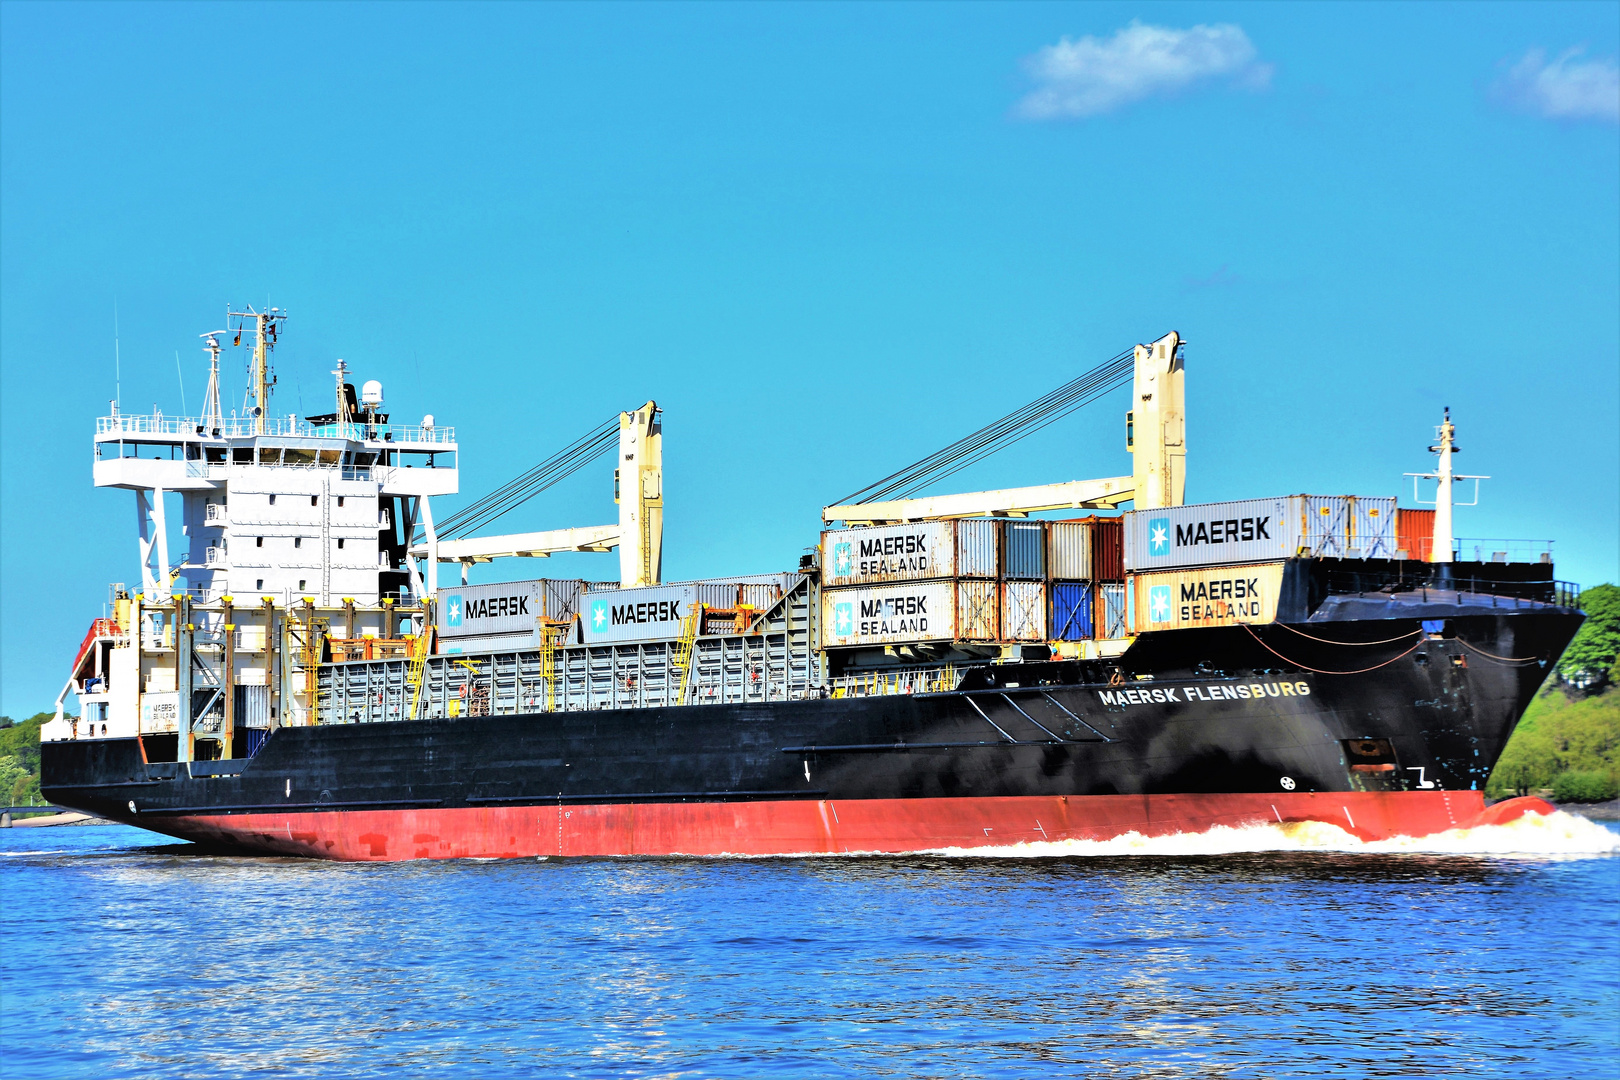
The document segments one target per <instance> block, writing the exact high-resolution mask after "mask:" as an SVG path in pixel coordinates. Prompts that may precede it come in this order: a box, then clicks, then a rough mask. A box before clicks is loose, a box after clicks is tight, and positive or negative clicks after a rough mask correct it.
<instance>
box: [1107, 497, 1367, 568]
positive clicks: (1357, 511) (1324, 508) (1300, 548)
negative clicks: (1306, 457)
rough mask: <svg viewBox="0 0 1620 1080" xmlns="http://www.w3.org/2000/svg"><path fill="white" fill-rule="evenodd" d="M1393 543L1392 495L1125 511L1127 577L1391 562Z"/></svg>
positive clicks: (1293, 498)
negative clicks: (1304, 561) (1301, 561)
mask: <svg viewBox="0 0 1620 1080" xmlns="http://www.w3.org/2000/svg"><path fill="white" fill-rule="evenodd" d="M1395 546H1396V544H1395V500H1394V499H1393V498H1379V497H1373V496H1357V495H1285V496H1282V497H1280V498H1275V499H1243V500H1240V501H1236V502H1223V503H1201V504H1198V505H1195V506H1173V507H1167V508H1164V509H1160V510H1131V511H1128V512H1127V513H1126V514H1125V568H1126V569H1127V570H1130V571H1132V572H1142V571H1151V570H1163V569H1170V568H1174V567H1182V566H1216V565H1221V564H1226V563H1254V562H1271V561H1275V560H1277V559H1292V558H1295V557H1297V556H1310V557H1317V558H1340V559H1389V558H1394V555H1395Z"/></svg>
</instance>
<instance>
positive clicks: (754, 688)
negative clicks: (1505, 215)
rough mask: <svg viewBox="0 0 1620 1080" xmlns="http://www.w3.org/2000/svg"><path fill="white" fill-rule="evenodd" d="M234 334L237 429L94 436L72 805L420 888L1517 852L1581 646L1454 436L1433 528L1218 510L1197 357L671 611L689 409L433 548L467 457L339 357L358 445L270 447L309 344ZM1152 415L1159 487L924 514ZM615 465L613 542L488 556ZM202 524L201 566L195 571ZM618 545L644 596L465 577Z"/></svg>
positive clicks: (1135, 356)
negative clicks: (1256, 827)
mask: <svg viewBox="0 0 1620 1080" xmlns="http://www.w3.org/2000/svg"><path fill="white" fill-rule="evenodd" d="M231 318H232V319H234V320H236V323H235V327H234V329H228V330H226V331H221V332H216V333H214V334H209V335H204V340H205V343H206V347H207V349H208V352H209V358H210V372H211V375H210V384H209V386H210V388H209V394H208V398H207V401H208V405H207V406H206V407H205V410H204V415H203V416H202V417H198V418H187V419H184V420H171V419H167V418H164V417H161V416H158V415H154V416H151V417H130V416H124V415H118V414H117V413H116V411H115V415H113V416H112V417H108V418H104V419H103V420H102V421H101V422H100V424H99V426H98V434H97V443H96V445H97V462H96V483H97V484H98V486H112V487H123V488H128V489H131V490H134V491H135V492H136V500H137V508H138V510H139V512H140V517H141V525H142V529H141V535H140V554H141V557H142V566H143V582H142V586H141V588H140V589H138V590H125V589H122V588H117V589H116V590H115V597H114V604H113V608H112V611H111V613H110V615H109V617H107V618H103V619H99V620H97V621H96V622H95V624H94V625H93V626H92V627H91V630H90V633H89V635H88V636H87V637H86V639H85V642H84V644H83V646H82V647H81V649H80V651H79V654H78V657H77V659H76V661H75V664H74V668H73V674H72V677H71V679H70V680H69V683H68V685H67V686H66V687H64V690H63V695H62V699H60V700H59V702H58V719H57V720H55V721H53V722H52V723H50V724H48V725H46V729H45V731H44V733H43V735H42V738H43V739H44V743H45V746H44V750H43V751H42V753H43V760H44V781H43V785H44V790H45V792H46V794H47V797H49V798H51V799H52V800H53V801H56V802H59V803H62V804H64V805H70V806H75V807H78V808H82V809H87V810H91V811H93V812H95V813H99V814H104V815H108V816H113V817H117V818H121V819H123V820H129V821H133V822H138V823H140V824H142V825H144V826H147V827H149V828H154V829H157V830H159V831H163V832H169V833H172V834H174V835H177V836H185V837H190V838H193V839H209V840H213V841H217V842H221V843H224V844H227V845H230V846H232V847H235V848H239V849H244V850H260V851H276V852H284V853H294V854H307V855H315V856H320V857H329V858H415V857H453V856H465V855H479V856H483V855H521V854H634V853H646V854H668V853H691V854H712V853H721V852H734V853H777V854H780V853H794V852H814V851H842V850H870V851H915V850H929V849H933V848H938V847H947V846H950V847H956V846H984V845H987V844H991V845H993V844H1001V843H1015V842H1021V841H1026V840H1028V841H1045V840H1052V839H1062V838H1065V837H1084V838H1098V837H1103V836H1110V835H1118V834H1119V833H1120V832H1123V831H1132V830H1134V831H1144V832H1165V831H1176V830H1184V831H1185V830H1197V829H1201V828H1207V827H1209V826H1210V825H1212V824H1217V823H1218V824H1243V823H1246V822H1251V821H1254V820H1270V819H1272V818H1274V819H1276V820H1278V821H1286V820H1324V821H1332V822H1333V823H1335V824H1336V825H1339V826H1340V827H1344V828H1347V829H1348V830H1350V831H1352V832H1354V833H1357V834H1358V835H1364V836H1368V837H1372V836H1387V835H1395V834H1399V833H1407V834H1418V833H1423V832H1431V831H1435V830H1437V829H1443V828H1447V827H1452V826H1456V825H1459V824H1463V823H1465V822H1467V821H1471V820H1475V819H1476V818H1478V817H1479V815H1480V814H1481V813H1483V812H1484V809H1485V808H1484V804H1483V798H1482V795H1481V794H1480V792H1481V789H1482V788H1483V784H1484V780H1485V778H1486V776H1487V775H1488V774H1489V771H1490V768H1491V766H1492V764H1494V762H1495V759H1496V757H1497V755H1498V754H1499V753H1500V751H1501V748H1502V746H1503V744H1504V743H1505V742H1506V739H1507V736H1508V735H1509V733H1511V731H1512V728H1513V725H1514V723H1515V722H1516V721H1517V719H1518V717H1519V715H1520V714H1521V713H1522V711H1523V709H1524V707H1525V706H1526V705H1527V704H1528V702H1529V700H1530V696H1531V695H1532V694H1533V693H1534V691H1535V689H1536V688H1537V686H1539V684H1540V682H1541V679H1542V678H1543V676H1544V674H1545V671H1546V669H1547V668H1548V666H1549V665H1550V664H1552V663H1553V662H1554V661H1556V659H1557V656H1558V655H1559V654H1560V653H1561V652H1562V650H1563V648H1564V646H1565V645H1566V644H1567V643H1568V641H1569V638H1570V637H1571V636H1572V635H1573V633H1574V630H1575V628H1576V627H1577V626H1578V625H1579V623H1580V619H1581V616H1580V614H1579V612H1577V611H1575V610H1574V609H1573V606H1572V605H1573V599H1572V590H1571V588H1570V587H1568V586H1565V585H1563V584H1561V583H1559V582H1556V581H1555V580H1554V579H1553V566H1552V562H1551V555H1550V546H1548V547H1546V548H1544V549H1542V550H1540V551H1535V552H1531V553H1529V555H1528V557H1526V555H1525V553H1524V551H1523V550H1522V548H1509V547H1508V546H1506V545H1504V546H1503V549H1502V550H1496V545H1491V546H1490V547H1489V548H1486V549H1484V550H1482V551H1480V552H1478V553H1477V554H1476V556H1475V558H1474V559H1472V560H1465V559H1463V558H1462V557H1461V555H1462V551H1461V549H1460V546H1459V542H1458V541H1456V540H1455V538H1454V537H1453V536H1452V525H1451V514H1450V507H1451V488H1452V482H1453V481H1454V480H1457V479H1470V478H1465V477H1458V476H1457V475H1455V474H1454V473H1453V471H1452V467H1451V454H1452V453H1453V452H1454V449H1455V442H1454V428H1453V427H1452V424H1451V420H1450V415H1449V412H1448V413H1447V416H1446V418H1445V421H1444V423H1443V424H1442V425H1441V427H1440V428H1439V429H1438V430H1437V440H1436V443H1435V444H1434V446H1432V447H1431V449H1432V450H1433V451H1434V452H1436V453H1437V454H1438V455H1439V465H1438V468H1437V470H1436V471H1435V472H1433V473H1427V474H1420V476H1421V477H1426V478H1428V479H1433V480H1437V481H1438V482H1439V494H1438V496H1437V498H1438V500H1439V505H1438V506H1437V508H1436V509H1435V510H1422V509H1406V508H1400V507H1398V506H1397V505H1396V500H1395V499H1394V498H1391V497H1375V496H1348V495H1340V496H1331V495H1325V496H1313V495H1287V496H1279V497H1272V498H1260V499H1248V500H1239V501H1236V502H1226V503H1205V504H1192V505H1189V504H1186V503H1185V486H1186V479H1187V475H1186V461H1187V437H1186V400H1185V390H1184V380H1185V351H1184V350H1185V346H1184V343H1183V342H1182V341H1181V339H1180V337H1179V335H1177V334H1173V333H1172V334H1168V335H1165V336H1164V337H1162V338H1159V339H1157V340H1155V341H1153V342H1151V343H1149V344H1144V345H1138V346H1136V347H1135V348H1134V349H1132V350H1130V351H1128V352H1126V353H1122V354H1121V355H1120V356H1118V357H1115V358H1114V359H1113V360H1112V361H1110V362H1108V363H1107V364H1105V365H1103V366H1102V367H1100V368H1098V369H1096V370H1095V371H1093V372H1090V373H1087V374H1086V375H1083V376H1081V377H1080V378H1078V379H1076V380H1074V381H1073V382H1071V383H1069V384H1066V385H1065V386H1064V387H1061V388H1059V389H1058V390H1057V391H1054V392H1053V393H1051V394H1049V395H1047V396H1046V397H1044V398H1042V399H1040V400H1038V401H1037V402H1035V403H1033V404H1032V406H1030V407H1027V408H1026V409H1025V410H1020V411H1019V412H1017V413H1014V414H1011V415H1010V416H1009V417H1006V418H1003V419H1002V420H1001V421H997V422H996V423H994V424H992V425H989V426H987V427H986V428H984V429H981V431H979V432H975V433H973V434H972V435H970V436H968V437H966V438H964V439H962V440H959V441H958V442H957V443H954V444H952V445H951V446H949V447H947V448H945V450H943V451H940V452H939V453H938V454H935V455H931V456H930V457H929V458H925V459H923V461H921V462H918V463H917V464H916V465H914V466H912V467H909V468H908V469H905V470H901V471H900V472H897V473H895V474H893V475H891V476H889V477H887V478H885V479H884V480H882V481H879V482H878V483H876V484H873V485H871V486H870V487H868V488H866V489H863V490H862V491H861V492H857V493H855V494H853V495H851V496H849V497H846V498H845V499H842V500H839V501H838V502H837V503H835V504H833V505H830V506H827V507H826V508H824V510H823V519H824V521H825V523H826V526H827V527H826V528H825V529H824V530H823V532H822V533H821V535H820V537H819V538H818V540H817V542H816V544H815V545H814V547H813V548H812V549H811V551H810V553H809V554H807V555H805V556H804V557H803V558H801V559H799V560H798V565H797V566H795V567H793V568H792V569H785V570H783V571H782V572H780V573H774V574H763V575H761V574H754V575H740V576H734V577H728V578H718V579H707V580H702V581H686V582H666V581H664V580H663V577H662V528H663V507H664V503H663V496H664V491H663V471H662V442H663V416H662V413H661V412H660V410H659V409H658V407H657V405H656V403H654V402H647V403H646V404H645V405H643V406H641V407H639V408H635V409H630V410H626V411H625V412H623V413H620V414H619V415H618V417H617V418H616V420H612V421H609V422H607V423H605V424H604V425H602V426H601V427H600V428H599V429H597V430H595V431H593V432H592V433H591V434H590V435H588V436H587V437H586V438H584V439H582V440H580V441H579V442H578V443H576V444H574V445H573V446H570V447H569V448H567V449H565V450H564V451H562V452H560V453H558V454H556V455H554V456H553V457H552V458H548V459H547V460H546V461H544V462H542V463H541V464H540V465H538V466H536V468H535V469H533V470H531V471H530V472H529V473H526V474H524V476H522V477H519V478H518V479H517V480H515V481H514V482H513V483H512V484H509V485H507V486H506V487H503V488H501V489H498V490H497V491H495V492H493V493H492V494H490V495H489V496H486V497H484V498H483V499H480V500H477V501H475V502H473V503H471V504H470V505H468V506H466V507H464V508H463V509H461V510H459V511H458V512H457V513H456V514H453V515H451V516H449V517H442V515H441V517H442V520H441V523H440V526H439V527H437V528H436V527H435V524H434V514H433V505H432V500H433V498H434V497H435V496H440V495H451V494H455V493H456V491H457V482H456V478H457V472H456V466H457V458H456V451H457V447H456V442H455V437H454V432H453V430H451V429H449V428H444V427H439V426H436V425H435V424H434V422H433V420H432V417H425V418H424V419H423V421H422V422H421V423H420V424H418V425H415V426H398V425H390V424H389V417H388V415H387V414H386V413H384V412H382V408H383V397H382V388H381V386H380V385H378V384H376V383H365V384H363V385H362V386H361V388H360V390H359V391H358V393H357V392H356V391H355V388H354V385H353V384H352V383H351V382H349V381H348V379H349V372H348V369H347V366H346V365H345V364H344V362H343V361H341V360H340V361H337V362H336V365H335V368H334V370H333V375H334V408H333V410H332V412H331V413H329V414H324V415H320V416H312V417H304V418H299V417H291V416H289V417H285V418H279V419H278V418H274V417H273V416H272V415H271V414H270V410H269V400H270V388H271V387H272V386H273V376H272V375H271V373H270V369H269V362H268V361H269V356H270V354H271V350H272V349H273V347H274V344H275V341H276V339H277V337H278V335H279V333H280V327H281V324H282V320H283V319H284V318H285V314H284V313H282V312H279V311H276V310H274V309H272V310H271V311H270V312H267V313H261V312H255V311H252V310H246V311H242V312H232V313H231ZM227 336H229V337H230V338H231V341H232V344H233V345H237V344H240V343H241V341H242V340H243V338H244V336H245V337H246V338H247V339H248V341H249V346H250V347H251V348H252V350H253V353H252V356H253V359H252V362H251V365H250V373H251V378H250V384H251V386H250V390H249V394H248V398H247V401H246V402H245V404H244V410H243V411H244V413H245V415H243V416H241V417H238V416H234V415H233V416H232V417H229V418H226V417H224V416H223V415H222V414H221V408H220V406H219V401H220V394H219V385H218V366H219V354H220V351H221V349H220V341H221V340H222V339H223V338H225V337H227ZM1121 385H1129V386H1130V387H1131V395H1132V404H1131V410H1130V412H1129V413H1128V414H1127V417H1126V432H1127V435H1126V446H1127V449H1128V450H1129V451H1130V452H1131V454H1132V455H1133V467H1132V470H1131V473H1130V474H1129V475H1121V476H1114V477H1104V478H1100V479H1090V480H1075V481H1068V482H1063V483H1056V484H1046V485H1039V486H1034V487H1026V488H1013V489H1004V490H998V491H987V492H969V493H962V494H948V495H931V494H926V493H924V489H926V488H927V487H929V486H930V485H932V486H935V487H937V486H938V483H939V481H940V480H941V478H943V477H947V476H949V475H950V474H951V473H952V472H953V471H954V470H956V469H958V468H960V467H962V465H963V464H964V463H971V462H972V461H974V460H978V458H980V457H982V456H983V455H984V454H985V453H987V452H990V451H993V450H994V449H995V448H997V447H998V446H1000V445H1006V444H1008V443H1009V442H1010V441H1015V440H1016V438H1018V437H1021V434H1020V433H1021V432H1027V431H1028V430H1030V429H1031V428H1032V427H1033V426H1035V425H1044V424H1046V423H1050V422H1051V420H1052V418H1053V417H1055V416H1057V415H1061V414H1062V413H1063V411H1064V410H1071V411H1072V409H1073V408H1075V407H1078V406H1079V405H1083V404H1084V403H1085V402H1086V401H1088V400H1092V399H1094V398H1096V397H1097V396H1099V395H1100V394H1102V393H1104V392H1106V391H1107V390H1109V389H1112V388H1114V387H1118V386H1121ZM609 452H612V454H613V459H614V482H615V498H616V501H617V502H618V504H619V514H618V518H619V520H618V521H617V522H616V523H613V524H605V525H594V526H579V527H571V528H561V529H554V530H549V531H544V532H529V533H520V534H512V535H488V534H486V533H484V531H483V530H484V529H485V528H486V527H487V526H488V525H489V524H490V523H492V522H493V521H495V520H496V519H498V518H499V517H500V516H501V515H503V514H504V513H506V512H507V511H509V510H510V509H511V508H513V507H514V506H516V505H519V504H521V503H522V502H523V501H525V500H526V499H528V498H530V497H532V496H533V495H534V494H535V493H537V492H538V491H541V490H544V489H545V487H546V486H548V485H549V484H551V483H554V482H555V481H556V479H558V478H559V477H561V476H564V475H570V474H571V473H572V472H574V471H578V470H579V469H580V468H582V467H584V466H586V465H588V464H590V463H591V462H593V461H595V460H599V458H600V457H601V456H603V455H605V454H607V453H609ZM1472 479H1480V478H1472ZM169 492H173V493H178V494H180V496H181V500H182V506H183V507H184V510H183V514H182V522H183V535H184V537H185V539H186V541H187V543H188V544H189V547H188V550H187V551H186V552H185V554H184V556H183V557H182V558H180V559H179V560H178V561H176V562H172V563H171V562H170V554H169V552H168V550H167V541H166V539H165V537H166V535H167V534H166V530H165V528H164V524H165V523H164V514H163V508H164V495H165V493H169ZM1127 503H1128V504H1130V505H1131V507H1132V508H1131V509H1129V510H1124V511H1123V512H1122V511H1121V508H1122V507H1123V506H1124V505H1125V504H1127ZM1065 513H1067V514H1068V515H1069V516H1067V517H1062V516H1060V515H1063V514H1065ZM1043 515H1044V516H1043ZM1076 515H1078V516H1076ZM615 549H617V551H618V560H617V561H618V564H619V567H618V568H619V576H618V580H616V581H583V580H577V579H538V580H531V581H522V582H507V583H500V584H477V585H475V584H471V583H470V581H469V569H470V568H471V567H472V566H474V565H477V564H479V563H485V562H490V561H493V560H497V559H505V558H511V557H535V556H546V555H549V554H552V553H555V552H561V551H601V552H606V551H612V550H615ZM441 565H447V566H459V567H460V571H461V573H460V575H459V581H450V582H444V583H441V581H440V580H439V568H440V566H441ZM70 693H76V694H78V695H79V699H80V716H79V717H78V718H77V719H74V718H71V717H69V716H67V715H66V714H65V709H64V703H65V699H66V697H67V696H68V695H69V694H70Z"/></svg>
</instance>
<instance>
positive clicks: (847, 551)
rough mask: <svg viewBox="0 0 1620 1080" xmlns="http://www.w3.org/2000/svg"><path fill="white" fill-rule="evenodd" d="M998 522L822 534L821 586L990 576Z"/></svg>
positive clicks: (877, 527) (940, 523) (962, 521)
mask: <svg viewBox="0 0 1620 1080" xmlns="http://www.w3.org/2000/svg"><path fill="white" fill-rule="evenodd" d="M999 525H1000V522H998V521H996V520H994V519H991V518H960V519H954V520H947V521H919V522H917V523H916V524H913V525H872V526H867V527H864V528H857V529H828V530H827V531H826V532H824V533H822V534H821V562H822V565H821V580H822V583H823V584H825V585H827V586H830V587H836V586H839V585H868V584H877V583H879V582H884V581H931V580H936V579H939V578H955V577H971V578H979V577H984V578H993V577H995V576H996V553H997V534H998V528H997V527H998V526H999Z"/></svg>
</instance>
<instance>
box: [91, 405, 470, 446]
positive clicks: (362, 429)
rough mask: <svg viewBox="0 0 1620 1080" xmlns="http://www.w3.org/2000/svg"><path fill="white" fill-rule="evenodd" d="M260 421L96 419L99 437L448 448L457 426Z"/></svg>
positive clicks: (151, 416)
mask: <svg viewBox="0 0 1620 1080" xmlns="http://www.w3.org/2000/svg"><path fill="white" fill-rule="evenodd" d="M260 423H261V422H260V421H259V420H257V419H255V418H254V417H251V416H231V417H226V418H224V419H221V420H219V421H218V422H214V421H210V420H208V419H206V418H205V417H199V416H165V415H164V414H163V413H161V412H155V413H119V414H117V415H116V416H101V417H97V418H96V435H97V436H103V435H167V436H171V437H184V438H196V437H199V436H201V437H203V438H214V439H239V438H244V437H247V436H250V435H269V436H281V437H288V436H291V437H302V438H326V439H350V440H353V441H355V442H385V443H427V444H429V445H448V444H453V443H454V442H455V441H456V429H455V428H454V427H439V426H437V425H435V426H433V427H423V426H422V425H420V424H311V423H310V422H309V421H308V420H303V419H300V418H299V417H296V416H268V417H265V418H264V420H263V422H262V424H263V426H262V429H261V427H260Z"/></svg>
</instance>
